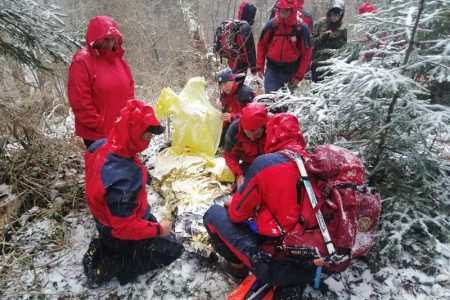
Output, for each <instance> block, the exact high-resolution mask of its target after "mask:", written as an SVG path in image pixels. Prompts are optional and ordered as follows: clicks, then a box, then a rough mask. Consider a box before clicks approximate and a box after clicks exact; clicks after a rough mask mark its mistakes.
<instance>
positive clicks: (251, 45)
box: [227, 1, 257, 75]
mask: <svg viewBox="0 0 450 300" xmlns="http://www.w3.org/2000/svg"><path fill="white" fill-rule="evenodd" d="M256 11H257V9H256V6H255V5H254V4H252V3H250V2H248V1H242V3H241V4H240V5H239V10H238V13H237V19H238V20H240V23H239V34H238V35H237V36H236V45H237V47H238V49H239V50H238V53H239V54H238V56H237V57H233V58H229V59H228V60H227V63H228V66H229V67H230V68H231V69H232V70H233V72H234V73H244V74H247V70H248V69H250V72H251V73H252V74H253V75H255V74H256V49H255V39H254V37H253V32H252V26H253V22H254V20H255V15H256Z"/></svg>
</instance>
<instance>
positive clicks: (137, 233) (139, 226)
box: [110, 215, 163, 241]
mask: <svg viewBox="0 0 450 300" xmlns="http://www.w3.org/2000/svg"><path fill="white" fill-rule="evenodd" d="M110 218H111V222H112V224H114V227H113V230H112V232H111V233H112V235H113V236H114V237H115V238H118V239H124V240H133V241H137V240H143V239H149V238H153V237H156V236H159V235H161V234H162V231H163V229H162V227H161V225H159V223H156V222H150V221H146V220H143V219H139V218H137V217H136V215H133V216H130V217H128V218H120V217H114V216H110Z"/></svg>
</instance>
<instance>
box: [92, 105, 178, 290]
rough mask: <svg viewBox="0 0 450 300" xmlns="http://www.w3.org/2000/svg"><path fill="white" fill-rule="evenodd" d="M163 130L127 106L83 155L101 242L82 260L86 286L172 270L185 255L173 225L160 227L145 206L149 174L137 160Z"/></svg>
mask: <svg viewBox="0 0 450 300" xmlns="http://www.w3.org/2000/svg"><path fill="white" fill-rule="evenodd" d="M164 129H165V128H164V127H163V126H161V124H160V122H159V121H158V120H157V119H156V117H155V114H154V111H153V108H152V107H150V106H149V105H145V104H144V103H142V102H141V101H138V100H130V101H128V102H127V104H126V106H125V107H124V108H123V109H122V110H121V112H120V116H119V118H118V119H117V121H116V123H115V124H114V127H113V129H112V130H111V132H110V134H109V136H108V138H107V139H101V140H99V141H97V142H95V143H94V144H92V145H91V146H90V147H89V148H88V150H87V151H86V155H85V161H86V196H87V200H88V205H89V209H90V211H91V213H92V215H93V217H94V220H95V224H96V226H97V230H98V233H99V239H94V240H93V241H92V242H91V245H90V246H89V249H88V252H87V253H86V254H85V256H84V259H83V265H84V271H85V274H86V275H87V277H88V280H89V283H92V284H99V283H103V282H106V281H108V280H110V279H111V278H113V277H115V276H117V278H118V279H119V281H120V283H121V284H124V283H127V282H129V281H132V280H133V279H134V278H136V276H137V275H138V274H141V273H144V272H147V271H149V270H151V269H155V268H158V267H160V266H163V265H168V264H170V263H171V262H172V261H173V260H175V259H177V258H178V257H179V256H180V255H181V253H182V252H183V246H182V244H181V243H180V242H178V241H177V240H176V238H175V235H174V234H173V233H172V232H171V229H172V223H171V222H170V221H167V220H161V221H160V222H158V221H157V220H156V218H155V217H154V216H153V215H152V214H151V208H150V206H149V204H148V202H147V191H146V185H145V183H146V180H147V170H146V168H145V166H144V164H143V163H142V162H141V161H140V160H139V158H138V157H137V154H138V153H140V152H142V151H144V150H145V149H146V148H147V147H148V145H149V143H150V140H151V138H152V136H153V134H161V133H163V132H164Z"/></svg>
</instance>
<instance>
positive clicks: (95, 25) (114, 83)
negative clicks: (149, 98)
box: [67, 16, 134, 141]
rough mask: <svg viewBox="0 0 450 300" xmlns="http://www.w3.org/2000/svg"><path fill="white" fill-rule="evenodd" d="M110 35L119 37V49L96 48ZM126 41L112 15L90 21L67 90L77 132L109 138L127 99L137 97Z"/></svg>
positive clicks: (70, 74)
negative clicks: (124, 56)
mask: <svg viewBox="0 0 450 300" xmlns="http://www.w3.org/2000/svg"><path fill="white" fill-rule="evenodd" d="M106 36H116V37H117V38H118V40H119V46H118V47H117V49H115V50H112V51H107V50H96V49H94V48H93V45H94V44H95V42H96V41H99V40H101V39H102V38H104V37H106ZM122 44H123V38H122V35H121V34H120V32H119V28H118V26H117V24H116V23H115V22H114V21H113V20H112V19H111V18H109V17H106V16H96V17H94V18H93V19H92V20H91V21H90V22H89V26H88V29H87V32H86V46H85V47H83V48H81V49H80V50H78V51H77V52H76V53H75V55H74V57H73V59H72V63H71V65H70V69H69V78H68V84H67V86H68V88H67V91H68V97H69V102H70V106H71V107H72V110H73V113H74V115H75V133H76V135H78V136H80V137H81V138H83V139H86V140H92V141H95V140H98V139H101V138H104V137H106V136H107V135H108V133H109V131H110V130H111V128H112V127H113V124H114V121H115V120H116V118H117V116H118V115H119V112H120V110H121V109H122V108H123V107H124V106H125V104H126V102H127V100H129V99H133V98H134V82H133V77H132V75H131V72H130V69H129V67H128V64H127V62H126V61H125V59H124V58H123V55H124V53H125V51H124V50H123V48H122Z"/></svg>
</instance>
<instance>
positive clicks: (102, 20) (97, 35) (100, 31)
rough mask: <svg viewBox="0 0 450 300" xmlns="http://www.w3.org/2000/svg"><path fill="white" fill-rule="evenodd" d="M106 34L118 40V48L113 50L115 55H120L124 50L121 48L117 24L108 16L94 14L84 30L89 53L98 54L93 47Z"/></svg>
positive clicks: (121, 43)
mask: <svg viewBox="0 0 450 300" xmlns="http://www.w3.org/2000/svg"><path fill="white" fill-rule="evenodd" d="M107 36H115V37H117V38H118V40H119V45H118V48H117V49H115V50H114V51H113V52H114V53H115V54H116V56H119V57H122V56H123V54H124V53H125V50H124V49H123V48H122V45H123V37H122V35H121V34H120V31H119V26H118V25H117V23H116V22H115V21H114V20H113V19H112V18H110V17H107V16H95V17H93V18H92V19H91V21H90V22H89V25H88V28H87V30H86V47H87V49H88V51H89V53H90V54H91V55H94V56H95V55H96V54H97V55H98V52H97V51H95V49H94V48H93V46H94V44H95V42H97V41H99V40H101V39H102V38H104V37H107Z"/></svg>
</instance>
